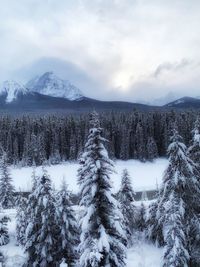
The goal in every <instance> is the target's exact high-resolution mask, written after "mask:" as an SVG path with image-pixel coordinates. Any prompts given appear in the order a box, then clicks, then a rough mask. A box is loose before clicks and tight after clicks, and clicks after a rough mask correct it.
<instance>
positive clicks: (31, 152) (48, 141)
mask: <svg viewBox="0 0 200 267" xmlns="http://www.w3.org/2000/svg"><path fill="white" fill-rule="evenodd" d="M195 116H196V113H195V112H193V111H185V112H173V111H171V112H169V111H166V112H164V111H163V112H160V111H159V112H158V111H155V112H148V113H147V112H146V113H142V112H137V111H133V112H125V113H123V112H118V113H116V112H115V113H113V112H110V113H106V114H104V113H102V114H101V116H100V117H101V125H102V127H103V128H104V136H105V138H107V139H108V140H109V141H110V142H109V143H107V144H106V149H107V150H108V152H109V156H110V157H111V158H117V159H130V158H131V159H140V160H142V161H145V160H152V159H154V158H156V157H157V156H165V155H166V150H167V147H168V145H169V141H170V135H171V130H172V127H173V122H174V121H175V120H176V122H177V127H178V128H179V130H180V134H181V135H182V136H183V138H184V141H185V143H186V144H187V145H188V144H189V141H190V139H191V130H192V127H193V124H194V121H195ZM88 130H89V121H88V115H80V116H78V115H76V116H75V115H74V116H72V115H68V116H65V117H58V116H45V117H41V116H40V117H36V116H34V117H28V116H25V117H19V118H13V117H5V116H4V117H1V118H0V143H1V144H2V146H3V150H4V151H6V152H7V155H8V160H9V163H14V164H21V165H35V164H36V165H42V164H43V163H44V162H45V161H48V162H49V163H51V164H56V163H59V162H60V161H63V160H76V159H77V158H78V157H79V155H80V153H81V151H82V150H83V148H84V144H85V142H86V140H87V133H88Z"/></svg>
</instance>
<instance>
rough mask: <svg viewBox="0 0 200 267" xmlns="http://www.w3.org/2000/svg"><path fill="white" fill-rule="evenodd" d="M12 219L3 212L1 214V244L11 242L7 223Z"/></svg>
mask: <svg viewBox="0 0 200 267" xmlns="http://www.w3.org/2000/svg"><path fill="white" fill-rule="evenodd" d="M9 220H10V219H9V218H8V217H7V216H4V215H3V214H1V216H0V246H3V245H6V244H8V242H9V240H10V239H9V234H8V226H7V223H8V221H9Z"/></svg>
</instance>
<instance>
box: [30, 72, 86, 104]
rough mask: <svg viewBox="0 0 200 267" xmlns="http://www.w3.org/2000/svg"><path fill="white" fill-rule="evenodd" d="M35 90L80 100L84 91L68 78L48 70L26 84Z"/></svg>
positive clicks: (44, 93) (49, 94)
mask: <svg viewBox="0 0 200 267" xmlns="http://www.w3.org/2000/svg"><path fill="white" fill-rule="evenodd" d="M26 86H27V88H29V89H30V90H31V91H33V92H37V93H40V94H43V95H48V96H53V97H63V98H66V99H68V100H80V99H81V98H82V97H83V94H82V92H81V91H80V90H79V89H78V88H77V87H75V86H74V85H72V84H71V83H70V82H69V81H67V80H62V79H60V78H59V77H57V76H56V75H55V74H54V73H53V72H46V73H44V74H43V75H42V76H39V77H36V78H34V79H32V80H30V81H29V82H28V83H27V84H26Z"/></svg>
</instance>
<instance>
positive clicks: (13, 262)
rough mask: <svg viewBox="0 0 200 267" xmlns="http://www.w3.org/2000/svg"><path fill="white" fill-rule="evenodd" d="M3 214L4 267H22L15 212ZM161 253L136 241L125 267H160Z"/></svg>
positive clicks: (161, 250)
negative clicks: (6, 238)
mask: <svg viewBox="0 0 200 267" xmlns="http://www.w3.org/2000/svg"><path fill="white" fill-rule="evenodd" d="M5 214H7V215H8V216H9V217H10V219H11V222H9V223H8V229H9V235H10V242H9V243H8V244H7V245H5V246H1V247H0V250H1V252H2V253H3V255H4V256H5V258H6V267H22V266H23V263H24V262H25V259H26V255H25V254H24V251H23V248H22V247H20V246H17V245H16V241H15V216H16V210H15V209H10V210H5ZM104 243H105V240H104ZM104 245H105V244H104ZM162 253H163V249H161V248H157V247H155V246H154V245H152V244H148V243H147V242H146V241H144V240H143V238H141V239H140V241H136V243H135V244H134V246H133V247H132V248H130V249H129V250H128V254H127V267H133V266H134V267H160V264H161V259H162ZM60 266H63V267H64V266H67V265H65V264H64V263H62V264H61V265H60Z"/></svg>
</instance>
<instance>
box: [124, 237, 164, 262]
mask: <svg viewBox="0 0 200 267" xmlns="http://www.w3.org/2000/svg"><path fill="white" fill-rule="evenodd" d="M162 253H163V249H161V248H157V247H155V246H153V245H152V244H148V243H146V242H145V241H143V242H140V243H138V244H136V245H134V246H133V247H132V248H130V249H129V250H128V256H127V267H160V266H161V259H162Z"/></svg>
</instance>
